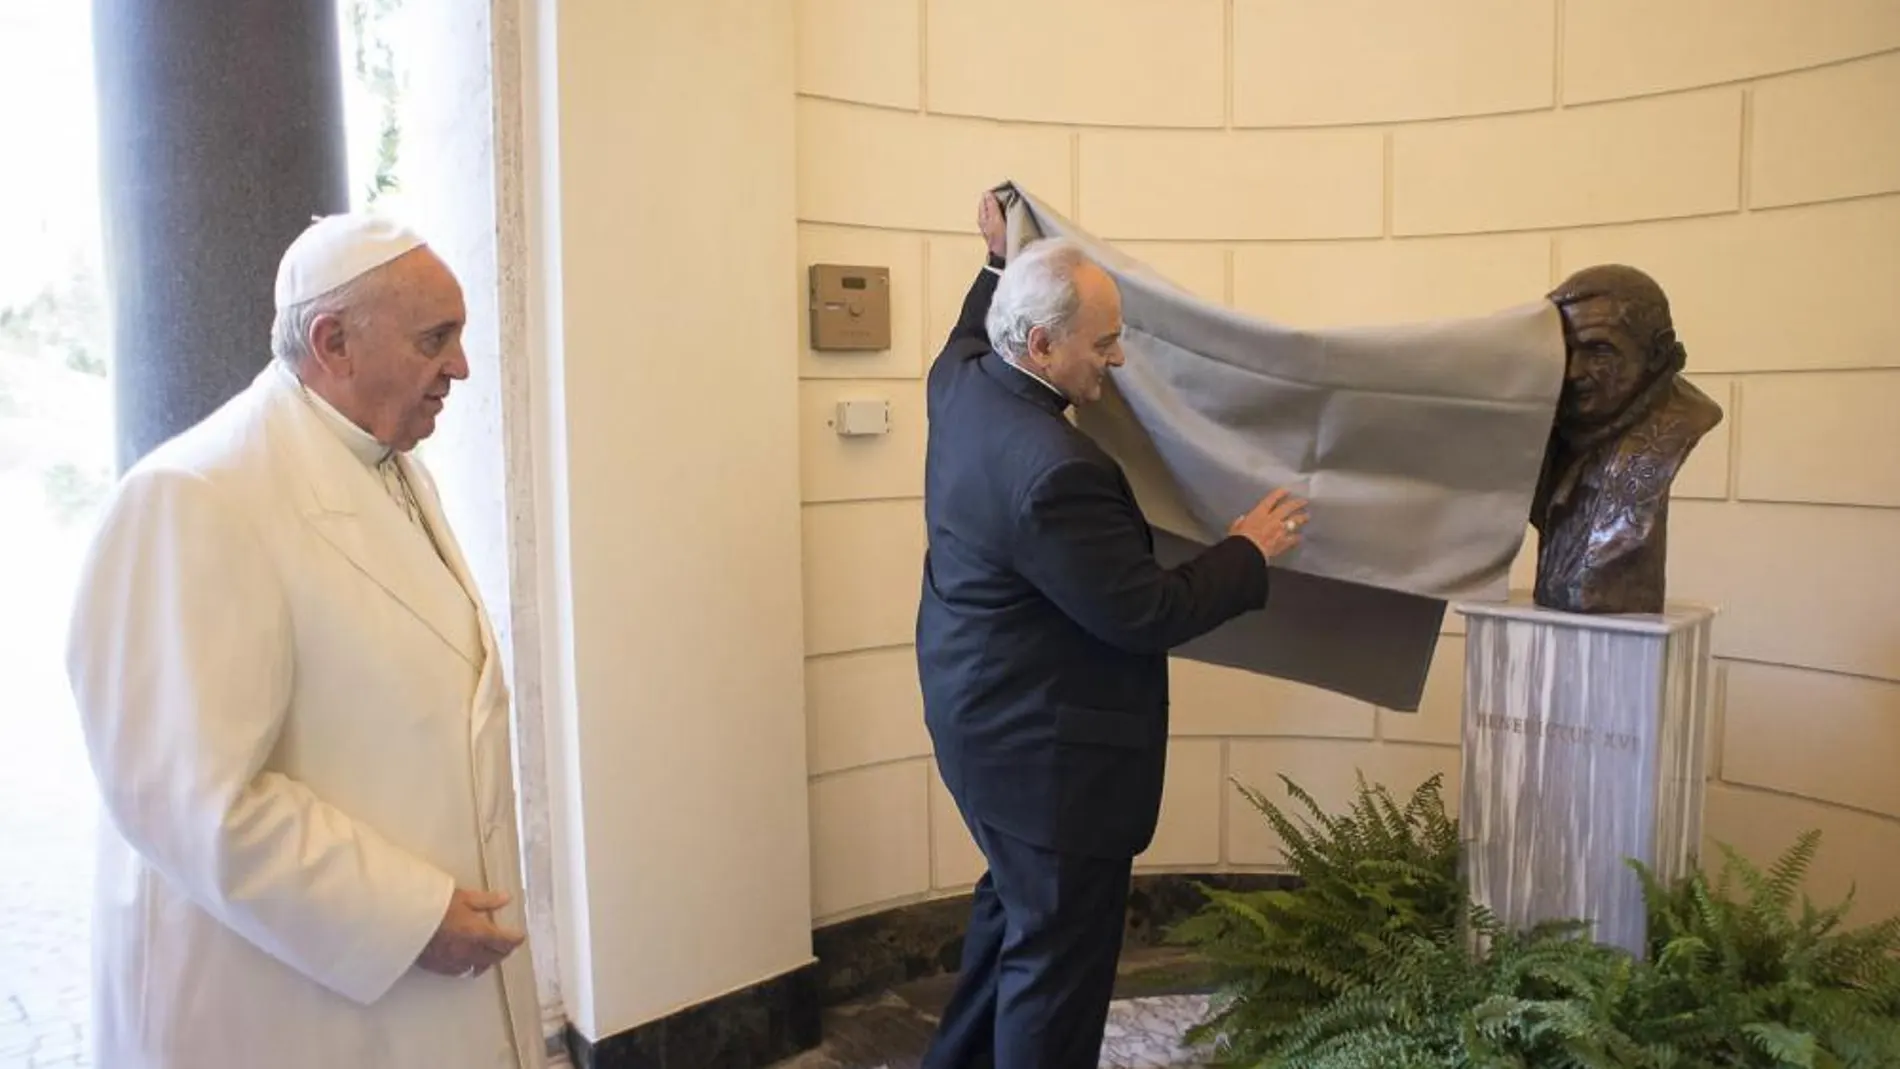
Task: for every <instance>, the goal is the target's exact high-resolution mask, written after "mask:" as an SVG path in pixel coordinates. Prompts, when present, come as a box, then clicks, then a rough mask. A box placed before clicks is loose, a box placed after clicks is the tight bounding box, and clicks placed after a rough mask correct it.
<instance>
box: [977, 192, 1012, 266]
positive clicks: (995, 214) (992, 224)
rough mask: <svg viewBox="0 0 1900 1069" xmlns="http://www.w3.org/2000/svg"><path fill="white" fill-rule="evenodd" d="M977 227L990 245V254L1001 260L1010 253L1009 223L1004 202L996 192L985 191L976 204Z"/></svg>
mask: <svg viewBox="0 0 1900 1069" xmlns="http://www.w3.org/2000/svg"><path fill="white" fill-rule="evenodd" d="M976 228H977V230H978V231H980V232H981V233H982V235H983V240H984V242H985V243H987V244H988V245H989V247H990V255H991V256H994V257H996V258H997V259H999V260H1001V259H1003V258H1004V257H1005V256H1007V255H1008V253H1009V224H1008V222H1007V221H1005V220H1004V218H1003V202H1002V201H999V200H997V199H996V194H994V193H985V194H983V199H982V200H980V201H978V202H977V205H976Z"/></svg>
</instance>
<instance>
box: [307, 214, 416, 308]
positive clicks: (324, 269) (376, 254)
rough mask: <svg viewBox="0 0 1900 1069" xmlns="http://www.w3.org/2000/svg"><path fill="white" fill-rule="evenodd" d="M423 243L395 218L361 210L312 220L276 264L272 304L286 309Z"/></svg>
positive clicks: (317, 295) (321, 293)
mask: <svg viewBox="0 0 1900 1069" xmlns="http://www.w3.org/2000/svg"><path fill="white" fill-rule="evenodd" d="M425 244H427V242H425V241H423V240H422V236H421V235H420V234H417V233H416V232H415V231H413V230H410V229H409V228H408V227H405V226H403V225H402V224H400V223H397V222H394V221H393V220H390V219H385V218H383V217H382V216H378V215H371V214H368V213H365V212H348V213H345V214H342V215H327V216H323V217H321V218H318V219H316V220H315V221H314V222H312V223H311V224H310V226H309V228H308V229H306V230H305V231H304V232H303V233H301V234H299V235H297V240H295V241H293V242H291V243H290V247H289V248H287V249H285V250H284V258H283V259H282V260H280V261H279V262H278V264H277V307H278V309H280V310H281V309H285V308H289V307H291V306H293V305H299V304H302V303H304V302H305V301H308V300H310V299H311V298H314V297H321V296H322V295H324V294H326V293H328V292H330V291H331V290H333V289H336V288H337V287H338V286H341V285H343V284H344V283H346V282H349V281H351V280H352V279H355V278H358V277H359V276H361V275H363V274H364V273H366V272H368V271H370V270H372V269H374V268H377V267H381V266H382V265H384V264H386V263H388V262H389V261H391V260H394V259H395V258H396V257H398V256H401V255H402V254H403V253H406V252H409V251H410V250H412V249H418V248H421V247H422V246H423V245H425Z"/></svg>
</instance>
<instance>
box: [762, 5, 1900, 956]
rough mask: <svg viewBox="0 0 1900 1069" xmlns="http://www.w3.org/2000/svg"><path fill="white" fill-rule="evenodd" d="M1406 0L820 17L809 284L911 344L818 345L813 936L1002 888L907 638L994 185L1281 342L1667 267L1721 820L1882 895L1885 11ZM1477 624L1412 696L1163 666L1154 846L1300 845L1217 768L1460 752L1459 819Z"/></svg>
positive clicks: (1899, 400) (1524, 575) (1889, 278)
mask: <svg viewBox="0 0 1900 1069" xmlns="http://www.w3.org/2000/svg"><path fill="white" fill-rule="evenodd" d="M1413 7H1414V6H1410V5H1394V4H1389V3H1385V2H1383V0H1334V2H1331V3H1326V4H1313V3H1305V2H1299V0H1177V2H1172V3H1159V2H1155V0H1112V2H1110V0H797V3H796V8H797V18H798V22H799V31H798V40H799V49H800V54H799V63H798V84H799V89H800V99H799V102H798V120H799V127H798V213H799V220H798V231H799V241H800V249H801V256H802V257H803V258H802V260H801V270H802V267H803V265H804V264H808V263H811V262H817V261H820V260H824V261H828V262H855V263H867V264H875V265H883V266H888V267H889V268H890V269H891V272H892V279H893V284H894V286H895V290H896V292H895V295H894V302H893V313H894V315H895V317H896V320H897V321H896V323H895V324H894V328H893V346H892V349H891V350H890V351H888V352H883V353H869V354H825V353H815V352H812V351H810V350H809V349H808V348H807V349H805V350H804V352H803V355H802V357H801V363H800V373H801V376H802V377H803V378H804V380H805V382H804V390H803V393H802V398H803V410H802V412H801V420H802V421H803V423H802V426H801V441H802V442H803V443H804V456H803V457H802V465H803V466H802V470H803V472H804V479H805V486H804V500H805V502H806V504H805V510H806V523H805V529H804V536H805V555H806V588H805V604H806V623H807V632H806V633H807V652H808V654H809V662H808V672H809V682H808V687H807V699H808V700H807V706H808V707H807V719H808V732H809V736H810V740H809V750H810V753H809V758H810V761H809V763H810V770H811V775H812V790H813V804H812V822H813V851H814V857H813V870H814V902H815V905H814V910H815V913H816V916H815V917H814V920H815V921H816V922H818V923H824V922H827V921H831V920H836V919H841V918H843V917H848V916H852V915H857V914H862V913H866V912H874V911H877V910H881V909H886V908H890V907H892V906H895V905H899V904H903V903H906V902H912V901H917V900H921V899H924V898H928V897H932V896H939V895H949V894H956V893H960V892H963V891H967V890H968V888H969V886H970V883H971V882H972V881H974V880H975V879H976V878H977V876H978V875H980V874H981V872H982V859H981V856H980V855H979V854H978V853H977V852H976V850H975V848H974V846H973V845H972V844H971V843H970V840H969V836H968V833H967V832H966V831H965V829H964V827H963V823H962V820H961V818H960V816H959V815H958V814H957V812H956V809H955V806H954V805H953V804H952V802H951V800H950V798H949V796H948V794H947V793H946V792H945V791H944V789H943V786H942V784H941V783H940V782H938V780H937V777H936V774H935V771H934V768H933V766H932V763H931V761H930V757H929V739H928V736H927V734H926V733H925V732H924V731H923V730H922V727H921V723H920V720H921V712H920V698H919V696H918V693H917V682H916V665H915V660H914V653H913V651H912V649H911V648H910V645H909V644H910V642H911V639H912V627H913V624H914V617H915V611H916V602H917V589H918V582H919V578H920V573H919V568H920V556H921V552H922V525H921V506H920V500H919V498H918V496H917V495H918V494H919V493H920V492H921V489H920V487H921V483H920V471H919V470H918V469H919V465H920V458H921V449H922V442H923V438H922V433H923V429H924V428H923V427H922V423H921V419H920V418H919V417H920V415H921V405H922V392H921V376H922V375H923V373H924V370H925V369H926V368H927V366H928V363H929V361H930V359H931V358H932V357H933V356H934V355H935V353H936V350H937V348H938V347H939V346H940V345H941V343H942V340H943V337H944V335H945V333H946V332H947V331H948V330H949V328H950V325H951V324H952V323H953V322H954V320H955V317H956V313H957V309H958V306H959V304H960V303H961V300H962V297H963V294H964V292H965V290H966V289H967V288H968V286H969V284H970V281H971V279H972V278H973V277H974V274H975V272H976V271H977V269H978V267H979V265H980V263H981V257H982V245H981V243H980V241H979V240H978V239H977V238H976V236H975V234H974V206H975V200H976V197H977V195H978V193H979V192H980V191H981V190H982V189H984V188H986V187H987V186H989V185H991V184H994V183H995V182H998V181H1001V180H1003V179H1006V178H1007V179H1014V180H1017V181H1019V182H1021V183H1022V184H1023V185H1024V186H1026V187H1027V188H1029V189H1031V190H1032V191H1034V192H1035V193H1037V194H1038V195H1039V196H1041V197H1043V198H1045V199H1047V200H1049V201H1050V202H1051V203H1052V204H1054V205H1055V206H1056V207H1057V208H1058V209H1060V210H1062V211H1064V212H1065V213H1068V214H1070V215H1071V216H1072V217H1074V218H1077V219H1078V220H1079V221H1080V222H1081V223H1082V224H1083V225H1084V226H1087V227H1089V228H1090V229H1091V230H1093V231H1095V232H1097V233H1099V234H1102V235H1103V236H1106V237H1110V238H1112V239H1114V240H1115V241H1117V243H1118V244H1120V245H1121V246H1122V247H1124V248H1125V249H1126V250H1127V251H1128V252H1130V253H1131V254H1132V255H1135V256H1137V257H1139V258H1141V259H1144V260H1145V261H1146V262H1148V263H1150V264H1151V265H1153V266H1154V267H1155V268H1156V269H1158V270H1159V271H1161V272H1162V273H1163V274H1165V275H1167V276H1168V277H1170V278H1172V279H1174V280H1175V281H1176V282H1178V283H1179V284H1181V285H1182V286H1184V287H1185V288H1187V289H1188V290H1190V291H1191V292H1194V293H1196V294H1199V295H1201V296H1203V297H1205V298H1206V299H1208V300H1210V301H1215V302H1219V303H1224V304H1227V305H1230V306H1232V307H1235V308H1237V309H1240V310H1242V311H1246V312H1250V313H1254V314H1258V315H1263V316H1268V317H1271V318H1274V319H1278V320H1281V321H1283V322H1287V323H1292V324H1296V325H1338V324H1346V323H1376V322H1394V321H1403V320H1417V319H1432V318H1441V317H1451V316H1462V315H1476V314H1484V313H1486V312H1491V311H1495V310H1497V309H1500V308H1504V307H1507V306H1510V305H1513V304H1518V303H1521V302H1524V301H1529V300H1536V299H1538V298H1539V297H1541V295H1542V294H1543V293H1544V292H1545V291H1547V290H1548V289H1549V287H1550V286H1551V285H1552V284H1553V283H1554V282H1556V281H1557V280H1559V279H1561V278H1562V277H1563V276H1564V275H1565V274H1567V273H1569V272H1570V271H1572V270H1575V269H1576V268H1578V267H1582V266H1585V265H1588V264H1591V263H1599V262H1605V261H1621V262H1627V263H1633V264H1636V265H1638V266H1641V267H1643V268H1645V269H1646V270H1649V271H1650V272H1651V273H1653V274H1655V275H1656V276H1657V277H1658V279H1659V280H1660V281H1661V282H1662V283H1663V285H1664V286H1665V288H1666V289H1667V290H1668V291H1669V293H1670V295H1671V298H1672V301H1673V302H1674V305H1675V311H1676V319H1677V324H1678V327H1679V329H1680V332H1681V335H1682V338H1683V341H1684V342H1685V344H1686V345H1687V347H1688V350H1689V362H1690V370H1691V373H1692V377H1693V379H1694V381H1695V382H1696V383H1697V384H1698V385H1699V386H1700V387H1701V388H1702V389H1704V390H1705V391H1707V392H1708V393H1709V394H1710V396H1712V397H1714V398H1715V399H1716V400H1717V401H1718V402H1719V403H1721V404H1722V406H1723V408H1724V409H1725V411H1726V413H1727V418H1726V419H1725V421H1724V423H1723V424H1722V426H1721V427H1720V428H1719V429H1718V430H1717V431H1715V432H1714V433H1712V434H1711V435H1710V436H1709V437H1708V438H1707V439H1705V440H1704V442H1703V444H1702V445H1701V447H1700V448H1699V449H1698V450H1697V452H1696V453H1695V454H1694V456H1693V458H1692V459H1691V461H1690V463H1689V465H1688V466H1687V468H1686V469H1685V470H1684V472H1683V473H1682V476H1681V477H1680V479H1679V480H1678V482H1677V484H1676V494H1675V497H1676V502H1677V503H1676V505H1675V508H1674V517H1675V518H1674V523H1673V530H1672V532H1671V560H1672V564H1671V577H1670V582H1671V589H1672V593H1673V594H1674V595H1675V596H1678V597H1681V598H1685V599H1692V600H1701V601H1706V602H1711V603H1713V604H1715V605H1716V606H1717V607H1718V608H1719V609H1720V611H1721V615H1720V617H1719V618H1718V623H1717V627H1716V653H1717V656H1718V658H1719V665H1718V675H1719V677H1720V679H1721V683H1722V685H1721V687H1720V688H1719V700H1720V705H1721V717H1720V727H1721V731H1720V733H1719V734H1720V738H1719V740H1718V741H1717V743H1716V744H1715V748H1714V751H1713V753H1712V765H1713V773H1714V777H1715V781H1716V782H1715V784H1714V786H1713V789H1712V792H1711V797H1710V809H1709V816H1708V828H1709V833H1710V836H1711V837H1712V838H1721V839H1724V840H1726V841H1729V842H1732V843H1733V844H1734V845H1736V846H1737V847H1738V848H1740V849H1742V850H1744V851H1745V852H1748V853H1750V854H1752V855H1754V856H1756V857H1763V856H1766V855H1769V854H1772V853H1774V852H1776V851H1778V850H1780V849H1781V848H1783V847H1785V846H1786V845H1788V844H1789V843H1790V842H1792V840H1793V837H1794V835H1795V834H1796V833H1797V832H1798V831H1800V830H1801V829H1804V828H1807V827H1820V828H1821V829H1822V830H1823V832H1824V835H1825V838H1824V843H1823V852H1822V863H1821V865H1820V868H1819V870H1818V872H1817V876H1816V890H1817V891H1818V892H1819V893H1820V894H1821V895H1823V896H1832V895H1836V894H1838V893H1840V892H1842V891H1844V890H1845V889H1846V888H1847V886H1848V885H1849V883H1850V882H1852V883H1857V884H1858V885H1859V889H1860V894H1859V899H1860V901H1861V903H1862V910H1863V915H1868V914H1871V913H1875V912H1895V911H1900V794H1896V793H1895V791H1896V787H1895V783H1897V782H1900V778H1897V777H1896V776H1895V775H1894V774H1893V771H1892V770H1893V769H1895V768H1900V610H1897V609H1896V608H1895V606H1896V605H1900V481H1896V480H1897V479H1900V475H1896V473H1897V472H1900V431H1896V429H1895V428H1896V427H1900V420H1897V419H1895V418H1894V417H1893V416H1892V415H1891V413H1893V412H1894V410H1895V408H1896V406H1900V318H1896V317H1895V316H1894V315H1893V313H1892V311H1891V308H1892V306H1893V302H1894V295H1895V294H1896V293H1900V156H1897V155H1895V153H1896V152H1900V148H1896V146H1900V5H1896V4H1895V3H1893V2H1892V0H1817V2H1815V3H1812V4H1794V3H1787V2H1784V0H1669V2H1667V3H1654V2H1651V0H1587V2H1586V0H1563V2H1559V0H1446V2H1444V3H1441V4H1436V5H1430V10H1429V11H1427V10H1426V9H1425V8H1424V7H1418V8H1417V9H1416V10H1414V9H1413ZM798 284H799V286H800V287H801V292H802V287H803V286H804V281H803V275H802V274H801V276H800V278H799V280H798ZM801 329H802V328H801ZM843 396H854V397H871V398H879V399H884V400H888V401H890V402H891V404H892V411H893V415H894V422H895V426H894V429H893V433H892V434H891V435H890V436H889V437H887V438H880V439H877V440H874V441H856V442H846V441H840V440H838V439H837V438H836V436H835V435H832V434H831V432H830V429H829V428H828V427H825V426H823V421H824V419H825V418H827V416H828V412H829V408H828V405H829V404H830V403H831V402H832V401H833V400H835V399H836V398H838V397H843ZM860 447H862V448H860ZM1529 550H1530V547H1529V546H1528V545H1527V547H1526V552H1525V553H1523V554H1521V555H1520V557H1519V560H1518V563H1517V565H1516V567H1514V569H1513V582H1514V583H1515V584H1517V585H1519V586H1526V585H1528V584H1529V582H1530V580H1531V576H1532V556H1531V553H1530V551H1529ZM1462 630H1463V628H1462V625H1461V622H1460V621H1459V620H1458V619H1457V618H1456V617H1455V616H1453V617H1452V618H1450V619H1448V620H1447V621H1446V632H1447V634H1446V638H1445V640H1444V642H1443V644H1442V646H1441V648H1440V650H1439V653H1438V657H1437V658H1436V660H1435V662H1434V665H1433V669H1432V673H1431V676H1430V679H1429V681H1428V684H1427V688H1426V699H1425V702H1424V707H1423V708H1422V709H1421V710H1420V712H1418V713H1416V714H1411V713H1394V712H1391V711H1387V710H1381V709H1376V708H1374V707H1372V706H1370V705H1367V704H1365V703H1363V702H1355V701H1351V700H1348V699H1344V698H1340V697H1339V696H1337V695H1332V694H1327V693H1324V692H1320V691H1316V690H1313V689H1312V688H1308V687H1303V686H1299V685H1296V684H1291V683H1285V682H1280V681H1276V680H1269V679H1261V678H1259V677H1255V676H1250V675H1247V674H1244V673H1239V672H1233V671H1229V670H1226V669H1220V668H1213V667H1209V666H1206V665H1199V664H1193V663H1184V662H1177V663H1176V666H1175V670H1174V678H1173V699H1174V703H1173V719H1172V729H1173V734H1174V737H1175V742H1174V744H1173V746H1172V748H1171V751H1170V762H1169V775H1168V785H1167V792H1166V796H1165V798H1164V801H1163V815H1162V824H1161V829H1160V831H1159V833H1158V834H1157V837H1156V841H1155V844H1154V846H1153V847H1152V848H1151V849H1150V850H1149V852H1148V853H1147V854H1146V855H1144V856H1143V857H1142V858H1140V859H1138V864H1139V865H1140V867H1141V868H1143V869H1145V870H1151V871H1152V870H1167V869H1189V870H1208V869H1216V870H1249V869H1259V868H1273V867H1276V866H1277V865H1278V864H1279V863H1280V860H1281V859H1280V857H1279V855H1278V853H1277V847H1276V844H1275V843H1274V842H1273V837H1272V835H1271V832H1270V829H1269V828H1268V827H1267V825H1266V824H1265V822H1264V821H1262V820H1261V819H1260V818H1259V817H1258V816H1257V815H1256V814H1254V813H1253V812H1252V811H1251V809H1249V808H1248V807H1247V806H1246V803H1245V801H1244V800H1243V799H1242V798H1240V796H1239V795H1238V794H1237V793H1236V792H1235V791H1234V790H1233V789H1232V787H1231V785H1230V783H1229V777H1235V778H1238V779H1240V780H1242V781H1244V782H1247V783H1250V784H1252V785H1255V786H1258V787H1260V788H1262V789H1264V790H1266V791H1268V792H1269V793H1272V794H1275V795H1276V796H1277V794H1278V790H1279V781H1278V779H1277V778H1276V777H1277V775H1278V774H1279V773H1282V772H1284V773H1286V774H1288V775H1291V776H1293V777H1294V778H1295V779H1297V780H1298V781H1299V782H1301V783H1303V784H1304V785H1306V786H1307V787H1308V788H1309V789H1311V790H1313V791H1314V792H1315V794H1316V795H1317V796H1318V797H1319V798H1321V799H1322V800H1323V801H1328V802H1333V803H1338V802H1340V801H1342V800H1343V799H1344V798H1345V797H1346V795H1347V792H1349V791H1350V789H1351V787H1352V784H1353V781H1354V776H1355V773H1356V772H1359V771H1363V772H1364V773H1365V774H1366V776H1367V777H1368V778H1370V779H1373V780H1376V781H1380V782H1384V783H1386V784H1387V785H1388V786H1390V787H1391V788H1392V789H1393V790H1395V791H1408V790H1410V789H1411V788H1412V787H1413V786H1415V785H1416V784H1417V783H1418V782H1419V781H1421V780H1422V779H1424V778H1425V777H1426V776H1428V775H1431V774H1434V773H1443V774H1444V775H1445V776H1446V777H1447V788H1448V790H1449V791H1450V794H1449V795H1448V797H1452V798H1455V797H1456V793H1455V792H1456V787H1457V775H1458V759H1459V747H1458V742H1459V733H1458V720H1459V715H1460V709H1461V703H1462V700H1463V694H1462V690H1463V676H1462V671H1461V660H1460V659H1461V657H1462V654H1463V639H1462V638H1461V637H1460V636H1461V634H1462Z"/></svg>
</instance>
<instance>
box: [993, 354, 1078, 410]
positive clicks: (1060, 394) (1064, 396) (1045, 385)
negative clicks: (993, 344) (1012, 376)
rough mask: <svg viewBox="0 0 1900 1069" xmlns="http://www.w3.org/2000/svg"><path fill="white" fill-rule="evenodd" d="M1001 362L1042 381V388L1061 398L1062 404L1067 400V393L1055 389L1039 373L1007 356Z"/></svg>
mask: <svg viewBox="0 0 1900 1069" xmlns="http://www.w3.org/2000/svg"><path fill="white" fill-rule="evenodd" d="M1003 363H1005V364H1008V365H1009V366H1010V367H1013V368H1015V369H1016V370H1017V371H1020V372H1022V373H1023V374H1025V375H1027V376H1029V377H1030V378H1032V379H1035V380H1036V381H1037V382H1040V383H1042V385H1043V388H1044V389H1046V390H1048V391H1049V392H1050V393H1052V394H1055V395H1056V396H1057V397H1059V398H1061V399H1062V402H1063V404H1067V403H1068V401H1069V398H1068V395H1067V394H1064V393H1063V392H1062V391H1061V390H1058V389H1056V387H1055V384H1054V383H1052V382H1050V381H1049V380H1048V379H1045V378H1043V377H1042V376H1041V375H1038V374H1036V373H1035V372H1033V371H1031V370H1029V369H1028V368H1026V367H1024V366H1022V365H1021V364H1018V363H1017V362H1016V361H1014V360H1011V359H1010V358H1009V357H1004V358H1003Z"/></svg>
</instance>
